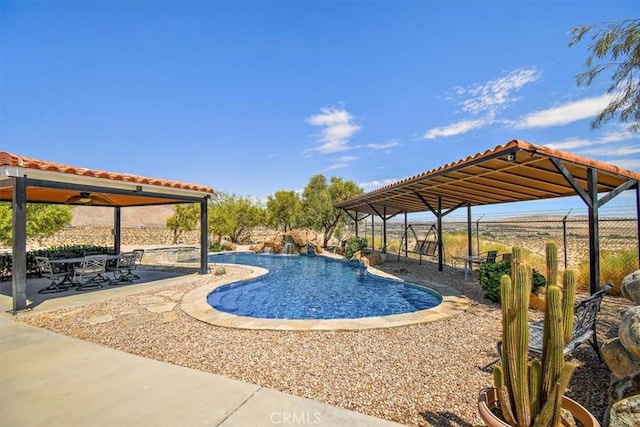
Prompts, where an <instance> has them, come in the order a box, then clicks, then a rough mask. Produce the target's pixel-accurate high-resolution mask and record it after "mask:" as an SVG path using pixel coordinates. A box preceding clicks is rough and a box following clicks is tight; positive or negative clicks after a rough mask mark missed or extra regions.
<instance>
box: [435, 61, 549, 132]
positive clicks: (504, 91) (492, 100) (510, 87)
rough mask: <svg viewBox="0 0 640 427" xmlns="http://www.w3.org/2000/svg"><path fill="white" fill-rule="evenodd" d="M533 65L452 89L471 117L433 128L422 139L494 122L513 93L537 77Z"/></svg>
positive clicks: (463, 109)
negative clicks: (494, 78)
mask: <svg viewBox="0 0 640 427" xmlns="http://www.w3.org/2000/svg"><path fill="white" fill-rule="evenodd" d="M540 75H541V73H540V71H538V69H536V68H535V67H528V68H519V69H517V70H514V71H512V72H510V73H508V74H506V75H505V76H503V77H500V78H498V79H496V80H490V81H488V82H486V83H484V84H476V85H473V86H471V87H468V88H463V87H456V88H454V94H455V99H457V103H458V105H459V106H460V107H461V109H462V111H463V112H465V113H469V114H471V115H472V116H474V117H477V116H481V117H480V118H469V119H466V120H460V121H458V122H455V123H452V124H450V125H447V126H440V127H435V128H433V129H429V130H427V131H426V132H425V133H424V134H423V138H425V139H434V138H438V137H448V136H454V135H460V134H464V133H467V132H469V131H472V130H474V129H479V128H482V127H484V126H487V125H489V124H491V123H494V122H495V117H496V116H497V114H498V113H499V112H500V111H501V110H504V109H506V108H507V107H509V105H511V104H512V103H514V102H516V101H517V100H518V98H517V97H515V96H513V92H515V91H518V90H520V89H521V88H523V87H524V86H526V85H528V84H531V83H535V82H536V81H537V80H538V79H539V78H540Z"/></svg>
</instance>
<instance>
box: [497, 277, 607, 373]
mask: <svg viewBox="0 0 640 427" xmlns="http://www.w3.org/2000/svg"><path fill="white" fill-rule="evenodd" d="M612 287H613V285H612V284H611V283H607V284H606V285H604V286H603V287H602V288H600V290H599V291H598V292H596V293H594V294H593V295H591V296H590V297H589V298H585V299H583V300H581V301H579V302H578V303H576V305H575V307H574V311H573V313H574V319H573V331H572V332H571V340H569V342H568V343H567V344H566V345H565V346H564V355H565V356H567V355H569V354H571V353H572V352H573V351H574V350H575V349H576V348H578V347H579V346H580V345H582V344H583V343H585V342H588V343H589V344H591V347H593V349H594V350H595V352H596V355H597V356H598V359H599V360H600V362H602V355H601V354H600V346H599V345H598V338H597V334H596V323H597V320H598V312H599V311H600V306H601V305H602V299H603V298H604V295H605V294H606V293H607V292H608V291H609V289H611V288H612ZM542 335H543V324H542V322H533V323H530V324H529V353H530V354H532V355H533V356H535V357H538V358H540V357H542ZM498 355H499V356H501V355H502V341H499V342H498Z"/></svg>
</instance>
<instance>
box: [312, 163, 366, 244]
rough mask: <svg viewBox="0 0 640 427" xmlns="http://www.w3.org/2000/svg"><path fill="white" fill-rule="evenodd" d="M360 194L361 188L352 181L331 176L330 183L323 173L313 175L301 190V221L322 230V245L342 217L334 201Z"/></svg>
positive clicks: (326, 242) (326, 241)
mask: <svg viewBox="0 0 640 427" xmlns="http://www.w3.org/2000/svg"><path fill="white" fill-rule="evenodd" d="M358 194H362V189H361V188H360V187H358V186H357V185H356V183H355V182H353V181H343V180H342V178H338V177H331V181H330V184H328V185H327V179H326V178H325V177H324V175H321V174H318V175H314V176H312V177H311V178H310V179H309V183H308V184H307V186H306V187H305V189H304V191H303V192H302V223H303V224H304V225H306V226H308V227H310V228H313V229H315V230H321V231H322V232H323V243H322V246H323V247H325V248H326V247H327V244H328V243H329V239H330V238H331V235H332V234H333V231H334V230H335V228H336V226H337V225H338V223H339V222H340V220H341V219H342V217H343V212H342V210H341V209H336V208H334V207H333V205H334V204H335V203H338V202H341V201H343V200H346V199H348V198H351V197H354V196H357V195H358Z"/></svg>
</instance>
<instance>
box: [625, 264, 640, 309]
mask: <svg viewBox="0 0 640 427" xmlns="http://www.w3.org/2000/svg"><path fill="white" fill-rule="evenodd" d="M621 292H622V296H623V297H625V298H627V299H630V300H631V301H633V303H634V304H636V305H639V304H640V270H636V271H634V272H633V273H631V274H628V275H627V276H626V277H625V278H624V279H622V286H621Z"/></svg>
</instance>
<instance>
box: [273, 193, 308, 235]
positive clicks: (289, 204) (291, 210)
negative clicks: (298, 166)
mask: <svg viewBox="0 0 640 427" xmlns="http://www.w3.org/2000/svg"><path fill="white" fill-rule="evenodd" d="M301 206H302V202H301V200H300V197H299V196H298V195H297V194H296V192H295V191H286V190H281V191H276V193H275V194H274V195H273V196H268V197H267V211H266V214H267V222H268V224H269V225H270V226H271V227H273V228H275V229H276V230H277V229H278V228H280V227H282V229H283V230H284V231H289V230H291V229H292V228H293V227H295V226H296V225H297V224H298V218H299V217H300V209H301Z"/></svg>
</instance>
